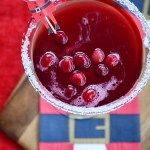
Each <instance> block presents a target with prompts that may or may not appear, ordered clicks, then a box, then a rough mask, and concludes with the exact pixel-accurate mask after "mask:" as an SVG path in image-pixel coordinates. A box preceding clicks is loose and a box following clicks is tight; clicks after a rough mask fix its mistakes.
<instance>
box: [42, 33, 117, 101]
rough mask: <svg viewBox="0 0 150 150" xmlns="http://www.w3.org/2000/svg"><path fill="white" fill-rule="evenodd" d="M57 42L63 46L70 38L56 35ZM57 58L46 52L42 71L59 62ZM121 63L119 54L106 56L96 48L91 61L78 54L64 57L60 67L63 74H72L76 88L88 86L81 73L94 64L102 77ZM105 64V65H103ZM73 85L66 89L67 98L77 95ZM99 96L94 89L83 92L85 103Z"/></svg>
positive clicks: (83, 54)
mask: <svg viewBox="0 0 150 150" xmlns="http://www.w3.org/2000/svg"><path fill="white" fill-rule="evenodd" d="M55 39H56V41H58V42H59V43H61V44H66V43H67V41H68V38H67V36H66V35H64V32H60V34H58V35H55ZM57 60H58V59H57V57H56V55H55V54H54V53H52V52H46V53H45V54H44V55H43V56H42V57H41V58H40V62H39V66H40V69H41V71H45V70H47V69H48V68H49V67H50V66H52V65H54V64H55V63H56V62H57ZM119 61H120V56H119V54H117V53H111V54H109V55H107V56H105V53H104V52H103V51H102V50H101V49H100V48H96V49H95V50H94V51H93V52H92V55H91V59H90V58H89V57H88V56H87V55H86V54H85V53H83V52H77V53H75V55H74V56H73V57H71V56H64V57H63V59H62V60H60V61H59V67H60V69H61V71H62V72H63V73H70V74H71V75H70V81H71V83H72V84H73V85H75V86H84V85H85V84H86V76H85V74H84V73H83V72H82V71H80V70H82V69H87V68H89V67H90V66H91V62H93V63H94V64H95V65H96V66H97V69H96V72H97V73H98V74H99V75H101V76H106V75H107V74H108V73H109V68H110V67H115V66H116V65H117V64H118V63H119ZM102 62H105V63H102ZM73 85H68V86H67V88H66V89H65V96H66V97H68V98H72V97H73V96H75V95H76V93H77V90H76V88H75V87H74V86H73ZM96 95H97V93H96V91H95V90H94V89H87V90H85V91H84V92H83V94H82V97H83V99H84V101H85V102H87V103H88V102H91V101H92V100H93V99H94V98H95V96H96Z"/></svg>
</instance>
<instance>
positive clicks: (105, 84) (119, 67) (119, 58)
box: [23, 0, 148, 114]
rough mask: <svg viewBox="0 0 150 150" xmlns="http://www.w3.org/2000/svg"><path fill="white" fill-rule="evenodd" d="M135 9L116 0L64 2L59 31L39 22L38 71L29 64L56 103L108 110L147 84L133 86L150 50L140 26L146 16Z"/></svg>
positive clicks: (69, 108)
mask: <svg viewBox="0 0 150 150" xmlns="http://www.w3.org/2000/svg"><path fill="white" fill-rule="evenodd" d="M118 1H121V0H118ZM122 3H123V2H122ZM129 3H130V2H129ZM133 7H134V6H133ZM131 14H132V13H130V10H129V9H126V7H122V5H120V3H116V2H114V1H111V0H99V1H96V0H89V1H87V0H79V1H75V0H73V1H67V2H64V3H62V5H59V6H58V8H57V9H56V11H55V12H54V16H55V18H56V20H57V22H58V23H59V26H60V30H58V31H57V34H50V35H48V33H47V29H46V28H45V27H44V25H38V27H37V29H36V31H35V34H34V36H33V41H32V46H31V49H30V50H31V51H32V53H31V54H32V55H31V56H32V57H31V59H32V62H33V67H34V69H33V73H32V74H31V73H30V71H29V70H28V68H27V69H26V67H25V69H26V71H27V74H28V75H31V76H32V75H34V74H35V75H34V78H30V81H31V82H32V84H33V85H34V86H35V87H36V88H37V90H38V91H39V92H40V93H41V94H42V95H43V96H44V97H45V99H47V100H48V101H50V102H51V103H52V104H54V105H55V106H57V107H59V108H62V109H63V110H66V111H69V112H72V113H76V114H98V113H103V112H108V111H110V110H112V109H115V108H117V107H119V106H121V105H123V104H124V103H125V102H128V101H129V100H130V99H132V98H133V97H134V96H135V95H137V93H138V92H139V91H140V90H141V88H142V86H144V85H142V86H141V87H137V89H136V88H135V89H136V90H135V91H134V90H133V88H134V87H135V86H138V84H137V81H138V82H139V79H140V78H141V74H142V70H143V62H144V61H145V54H146V53H145V50H146V49H147V48H146V47H144V41H143V37H142V35H141V33H142V32H140V30H139V27H138V26H137V22H138V24H139V23H140V22H141V20H140V19H137V18H136V15H135V17H134V12H133V14H132V15H131ZM135 18H136V19H135ZM135 20H137V22H136V21H135ZM147 29H148V28H147ZM141 30H143V32H145V31H144V29H141ZM23 53H24V51H23ZM23 59H24V58H23ZM23 61H24V63H26V62H25V59H24V60H23ZM145 62H146V61H145ZM147 65H148V64H147ZM25 66H27V65H26V64H25ZM27 67H28V66H27ZM147 68H148V67H147ZM145 80H147V79H146V78H145ZM37 82H38V83H37ZM41 86H42V88H41ZM138 88H139V89H138ZM132 90H133V91H134V93H133V95H132V94H130V92H131V91H132ZM45 91H46V93H45ZM47 93H49V94H50V95H51V96H49V94H47ZM135 93H136V94H135ZM129 95H130V96H129ZM127 97H128V98H127ZM124 98H125V99H124Z"/></svg>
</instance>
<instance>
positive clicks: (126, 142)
mask: <svg viewBox="0 0 150 150" xmlns="http://www.w3.org/2000/svg"><path fill="white" fill-rule="evenodd" d="M40 106H41V107H40V113H41V114H40V144H39V147H40V150H91V149H92V148H93V150H116V148H117V150H133V149H135V150H140V144H139V142H140V126H139V104H138V98H136V99H135V100H134V101H133V102H131V103H130V104H127V105H125V106H124V107H122V108H120V109H118V110H116V111H114V112H112V113H110V114H105V115H101V116H98V117H96V118H90V119H83V120H78V119H73V118H72V117H71V116H66V115H63V113H64V112H60V111H58V110H57V109H56V108H54V107H53V106H51V105H50V104H49V103H47V102H46V101H45V100H43V99H42V98H41V99H40Z"/></svg>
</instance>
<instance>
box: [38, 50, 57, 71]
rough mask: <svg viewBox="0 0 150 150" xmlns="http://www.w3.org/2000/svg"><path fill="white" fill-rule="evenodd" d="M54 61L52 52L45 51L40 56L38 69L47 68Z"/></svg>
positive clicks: (54, 57)
mask: <svg viewBox="0 0 150 150" xmlns="http://www.w3.org/2000/svg"><path fill="white" fill-rule="evenodd" d="M55 62H56V56H55V54H54V53H52V52H46V53H45V54H44V55H42V56H41V58H40V62H39V65H40V69H41V70H42V71H44V70H46V69H48V67H50V66H52V65H53V64H54V63H55Z"/></svg>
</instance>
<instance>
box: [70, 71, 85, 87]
mask: <svg viewBox="0 0 150 150" xmlns="http://www.w3.org/2000/svg"><path fill="white" fill-rule="evenodd" d="M70 80H71V82H72V83H73V84H74V85H78V86H83V85H85V83H86V77H85V75H84V73H83V72H80V71H74V72H73V74H72V75H71V78H70Z"/></svg>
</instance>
